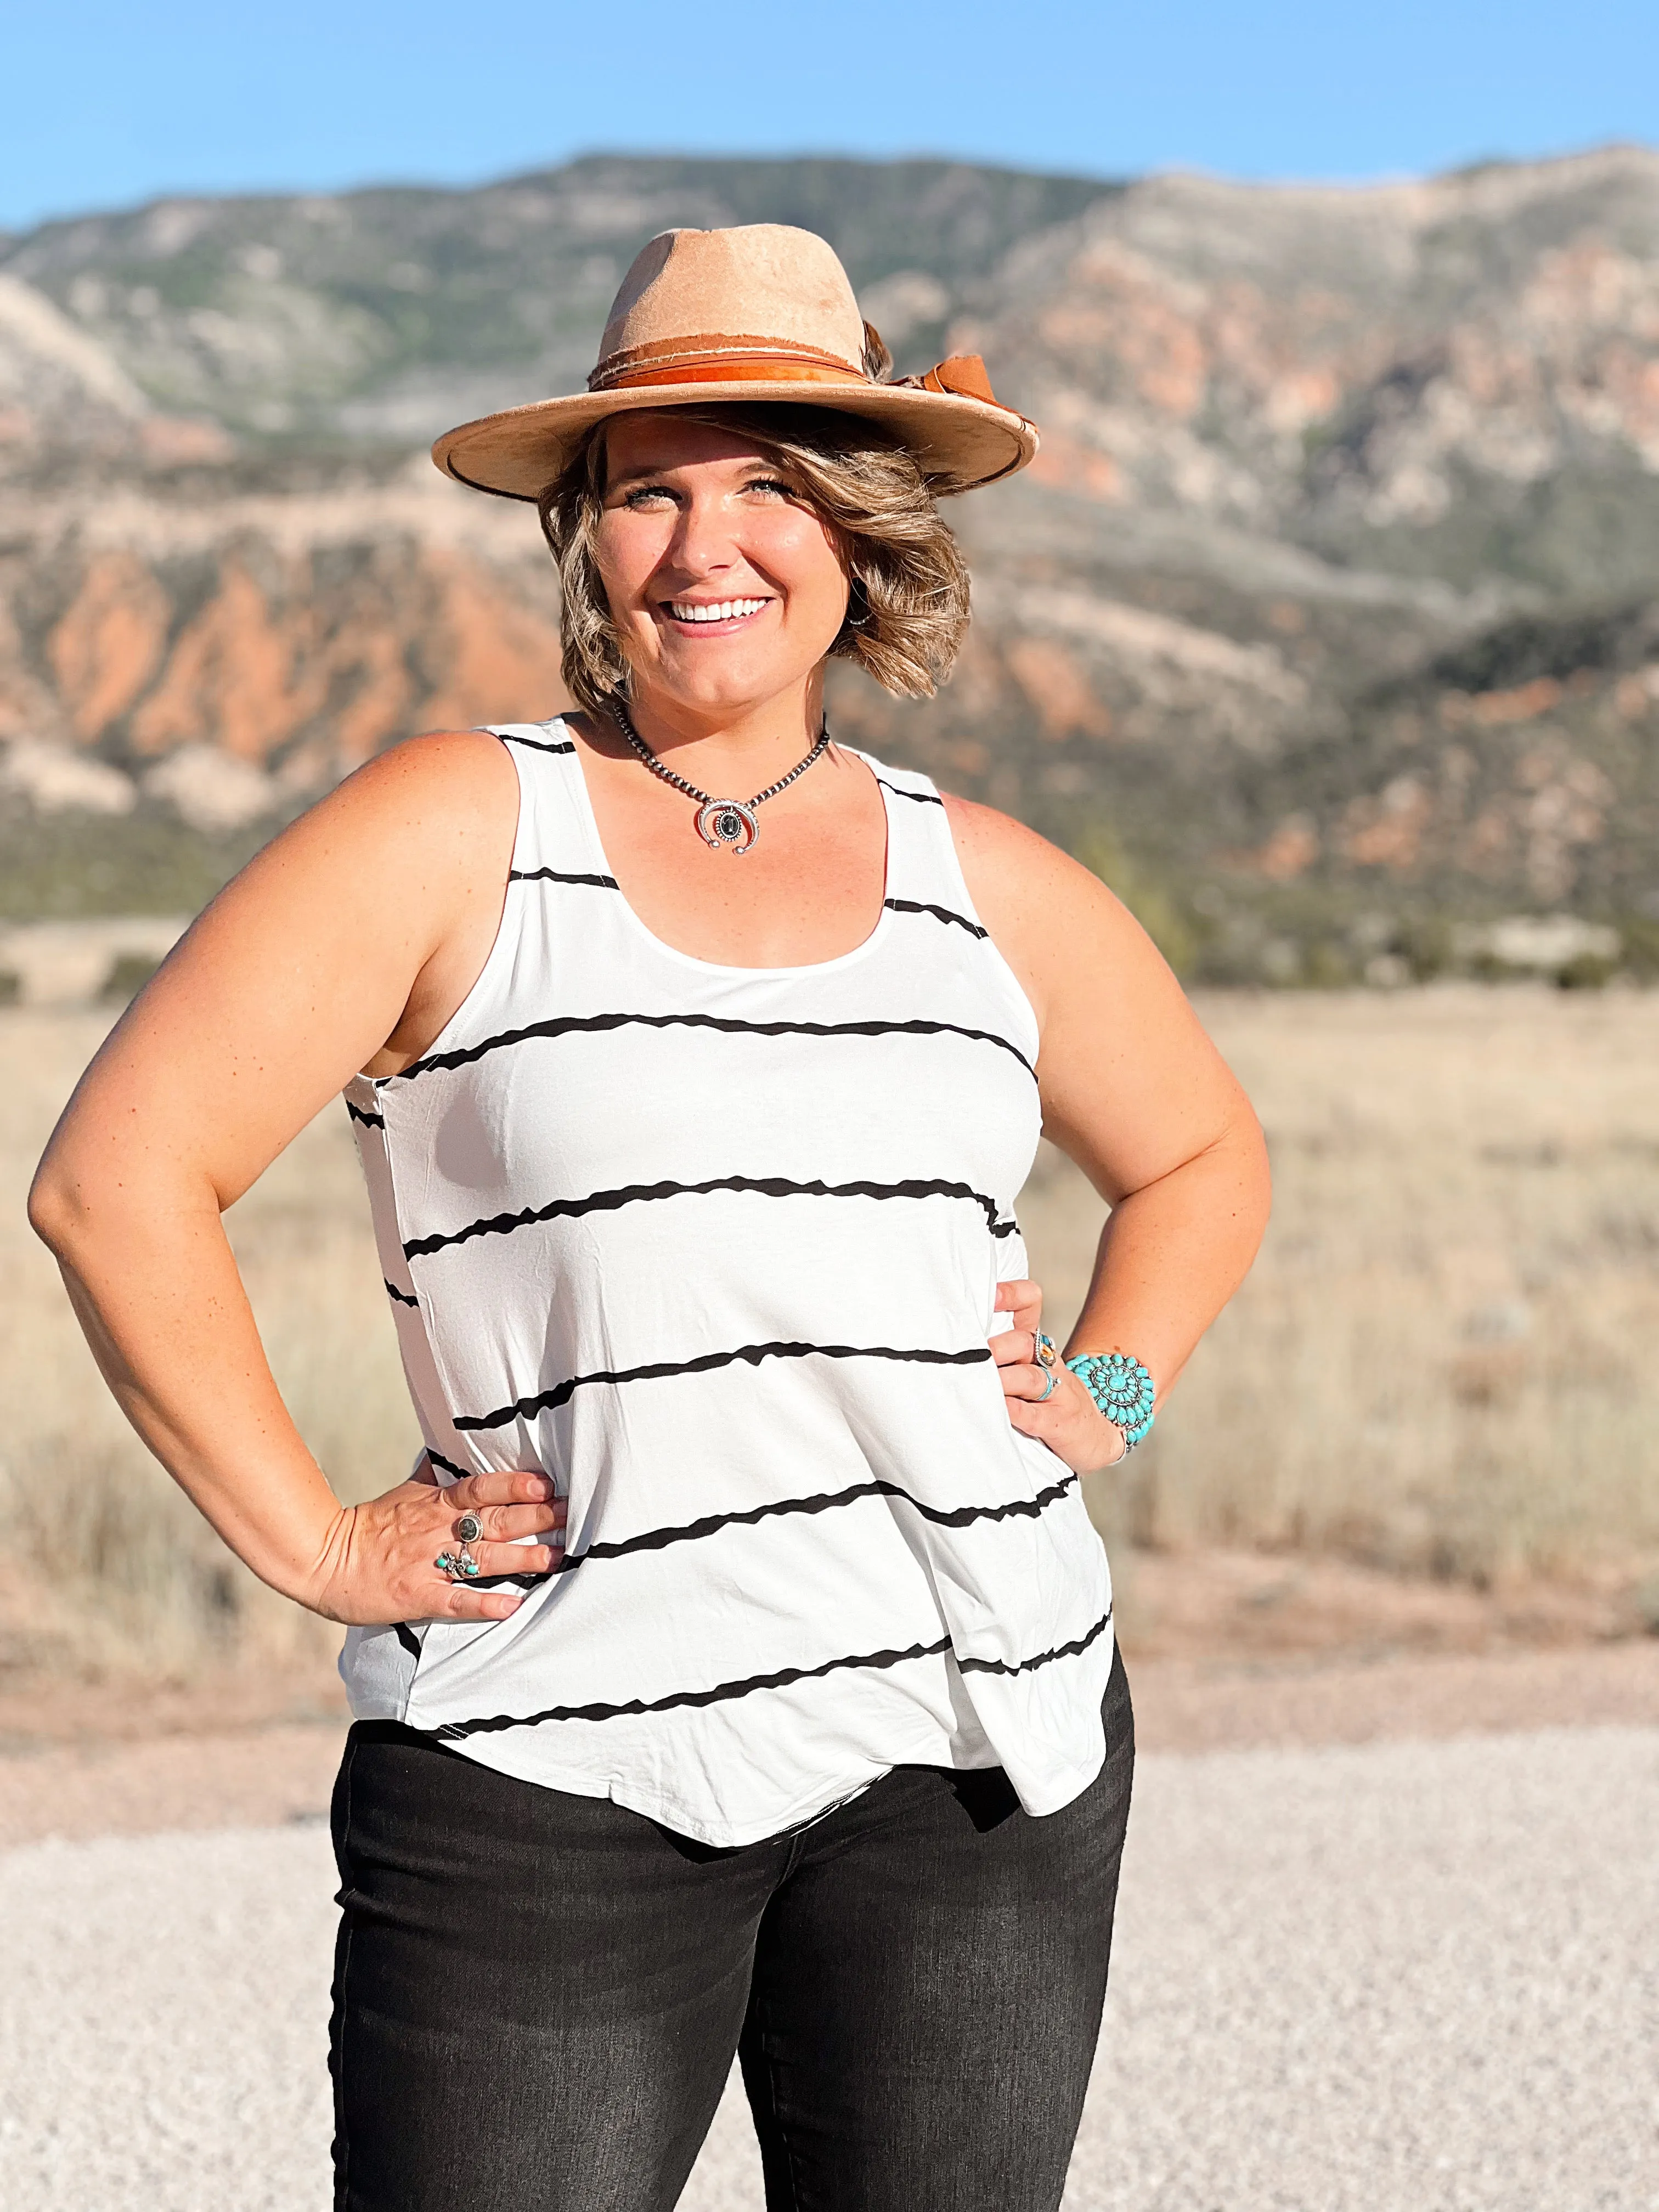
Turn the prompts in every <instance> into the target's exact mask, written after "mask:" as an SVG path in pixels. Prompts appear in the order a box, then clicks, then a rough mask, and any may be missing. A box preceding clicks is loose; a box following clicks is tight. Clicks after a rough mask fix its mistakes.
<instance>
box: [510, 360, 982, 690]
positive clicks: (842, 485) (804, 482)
mask: <svg viewBox="0 0 1659 2212" xmlns="http://www.w3.org/2000/svg"><path fill="white" fill-rule="evenodd" d="M674 411H675V413H676V415H677V416H679V417H680V418H681V419H682V420H684V421H685V422H699V423H704V424H707V425H708V426H709V427H711V428H714V429H720V430H727V431H732V432H736V433H737V434H738V435H741V436H743V437H745V438H749V439H751V440H752V441H754V443H755V445H756V446H757V447H758V449H759V450H760V451H761V452H762V453H764V454H765V455H766V456H767V458H768V459H769V460H770V461H772V462H773V463H774V464H775V465H777V466H778V467H779V468H781V470H782V471H784V472H785V473H787V475H788V476H789V477H791V478H792V480H793V482H794V483H797V484H799V487H800V489H801V492H802V495H803V496H804V498H805V501H806V503H807V504H808V505H809V506H810V507H811V508H812V509H813V511H814V512H815V513H817V515H818V516H819V517H820V518H821V519H822V520H823V521H824V522H825V523H827V524H828V525H829V528H830V529H831V531H832V532H834V533H835V534H836V538H838V539H839V540H840V543H841V545H842V550H843V552H844V555H845V557H846V562H847V567H848V575H849V577H850V579H851V590H850V592H849V593H848V603H847V619H846V621H845V622H844V623H842V627H841V630H840V634H839V635H837V637H836V641H835V643H834V644H833V645H832V646H831V647H830V648H829V651H830V653H831V654H832V655H834V656H835V657H836V658H837V659H842V660H853V661H856V662H857V663H858V665H859V666H860V668H864V669H866V670H867V671H869V673H870V674H871V675H872V676H873V677H874V678H875V679H876V681H877V683H878V684H880V685H881V687H882V689H883V690H885V691H890V692H891V693H892V694H893V695H894V696H895V697H896V698H900V699H921V698H931V697H932V696H933V693H934V691H936V690H938V688H939V685H940V684H942V683H943V682H944V681H945V678H946V677H947V676H949V674H950V672H951V668H952V666H953V665H954V664H955V661H956V657H957V653H958V652H959V650H960V649H961V646H962V641H963V635H965V633H966V631H967V628H968V622H969V581H968V569H967V566H966V564H965V563H964V562H963V557H962V554H961V552H960V550H959V549H958V547H957V541H956V539H955V538H954V537H953V535H952V534H951V530H950V527H949V526H948V525H947V524H946V523H945V521H944V520H943V519H942V518H941V516H940V514H939V508H938V507H937V506H936V505H935V503H934V492H933V485H932V484H931V483H930V482H929V481H928V478H927V476H926V474H925V473H924V471H923V470H922V468H921V465H920V463H919V462H918V461H917V460H916V459H915V456H914V455H913V454H912V453H909V452H908V451H907V449H906V448H905V447H902V445H900V444H899V443H898V442H897V441H896V439H893V438H890V436H888V435H887V434H886V433H885V432H884V431H882V430H879V429H878V428H876V426H875V425H874V424H873V423H870V422H861V421H860V419H859V417H858V416H855V415H846V414H837V413H836V411H835V410H833V409H830V408H828V407H796V406H789V405H782V404H766V405H758V406H750V407H744V406H714V407H696V408H694V407H681V408H676V410H674ZM605 428H606V425H605V423H604V422H598V423H596V424H595V425H594V427H593V428H592V430H590V431H589V432H588V434H587V436H586V438H585V439H584V440H583V441H582V443H581V445H580V447H578V448H577V450H576V452H575V453H574V454H573V455H572V457H571V459H570V460H569V462H568V464H567V465H566V466H565V468H564V470H563V471H562V473H561V474H560V475H559V476H557V477H555V479H554V481H553V482H552V483H550V484H549V486H548V487H547V489H546V490H545V491H544V493H543V494H542V495H541V497H540V499H539V500H538V501H537V510H538V513H539V514H540V516H541V519H542V530H543V533H544V536H545V537H546V539H547V542H548V544H549V545H550V548H551V549H552V553H553V558H554V560H555V562H556V563H557V565H558V571H559V586H560V590H561V592H562V597H563V605H562V611H561V617H560V623H561V629H562V635H563V638H564V680H565V684H566V685H567V687H568V690H569V691H570V695H571V696H572V697H573V698H574V699H575V700H577V701H578V702H580V704H581V705H582V706H584V707H586V708H590V709H592V710H594V711H597V712H602V711H603V710H604V707H605V701H606V699H607V698H608V697H609V696H611V694H613V693H615V692H618V691H620V692H623V693H626V691H627V689H628V676H629V668H628V660H627V657H626V655H625V654H624V653H623V645H622V639H621V636H620V635H619V633H618V632H617V627H616V625H615V623H613V622H612V621H611V609H610V606H609V605H608V604H607V602H606V599H605V586H604V584H603V583H602V582H601V581H600V578H599V563H598V562H597V561H596V560H595V558H594V554H593V533H594V529H595V526H596V525H597V523H598V521H599V513H600V511H601V509H602V507H603V506H604V504H605V465H606V464H605Z"/></svg>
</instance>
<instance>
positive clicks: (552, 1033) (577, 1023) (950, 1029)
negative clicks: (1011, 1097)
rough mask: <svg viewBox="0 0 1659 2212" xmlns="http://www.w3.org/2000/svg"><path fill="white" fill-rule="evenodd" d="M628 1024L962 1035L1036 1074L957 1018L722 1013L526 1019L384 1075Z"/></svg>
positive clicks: (747, 1031)
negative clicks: (819, 1018) (787, 1018)
mask: <svg viewBox="0 0 1659 2212" xmlns="http://www.w3.org/2000/svg"><path fill="white" fill-rule="evenodd" d="M629 1028H639V1029H648V1030H717V1031H719V1033H720V1035H721V1036H769V1037H775V1036H811V1037H842V1036H866V1037H881V1036H959V1037H966V1038H967V1039H968V1040H969V1042H970V1043H973V1044H991V1045H995V1046H996V1048H997V1049H998V1050H999V1051H1000V1052H1006V1053H1011V1054H1012V1055H1013V1057H1014V1058H1015V1059H1016V1060H1018V1062H1019V1064H1020V1066H1022V1067H1023V1068H1024V1070H1025V1073H1027V1074H1028V1075H1029V1076H1030V1078H1031V1079H1032V1081H1033V1082H1035V1081H1036V1069H1035V1068H1034V1067H1033V1066H1032V1065H1031V1063H1030V1060H1027V1059H1026V1057H1025V1055H1024V1053H1023V1052H1022V1051H1021V1050H1020V1048H1019V1047H1018V1045H1015V1044H1010V1043H1009V1042H1008V1040H1007V1038H1006V1037H1002V1036H997V1034H996V1032H995V1031H994V1030H972V1029H967V1028H964V1027H963V1024H961V1023H959V1022H924V1021H910V1022H743V1021H738V1020H736V1019H734V1018H732V1017H731V1016H729V1015H726V1014H567V1015H562V1016H561V1017H560V1018H557V1019H556V1020H552V1021H545V1022H530V1023H527V1024H526V1026H525V1027H524V1028H523V1029H521V1030H501V1033H500V1034H499V1036H489V1037H485V1038H484V1039H483V1042H481V1043H479V1044H472V1045H465V1046H463V1047H460V1048H458V1049H457V1050H456V1051H454V1052H435V1053H433V1054H429V1055H428V1058H426V1059H425V1060H410V1064H409V1066H407V1067H405V1068H404V1069H402V1070H401V1071H400V1072H399V1073H398V1074H396V1075H390V1076H388V1077H387V1078H386V1081H387V1082H388V1083H409V1082H412V1081H413V1079H415V1077H416V1076H417V1075H428V1074H430V1073H434V1072H435V1071H437V1070H447V1069H452V1068H457V1067H467V1066H471V1063H472V1062H473V1061H474V1060H482V1059H483V1056H484V1054H486V1053H489V1052H499V1051H500V1050H501V1048H503V1047H504V1046H506V1045H513V1044H524V1043H526V1042H529V1041H530V1040H531V1039H532V1038H536V1037H542V1038H550V1037H562V1036H589V1035H594V1034H597V1033H599V1032H600V1031H602V1030H620V1029H629Z"/></svg>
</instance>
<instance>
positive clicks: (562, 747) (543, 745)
mask: <svg viewBox="0 0 1659 2212" xmlns="http://www.w3.org/2000/svg"><path fill="white" fill-rule="evenodd" d="M495 736H496V737H498V738H500V739H501V743H502V744H504V745H528V746H529V747H530V749H531V750H532V752H538V753H574V751H575V750H576V748H575V747H574V745H573V744H571V742H570V740H569V738H521V737H520V736H519V734H518V732H516V731H514V730H497V731H496V732H495Z"/></svg>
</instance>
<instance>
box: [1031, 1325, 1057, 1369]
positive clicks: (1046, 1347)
mask: <svg viewBox="0 0 1659 2212" xmlns="http://www.w3.org/2000/svg"><path fill="white" fill-rule="evenodd" d="M1034 1350H1035V1352H1036V1364H1037V1365H1038V1366H1039V1367H1046V1368H1047V1369H1048V1371H1049V1373H1050V1374H1052V1373H1053V1372H1054V1364H1055V1362H1056V1361H1057V1360H1058V1359H1059V1358H1060V1352H1059V1349H1058V1347H1057V1346H1056V1345H1055V1343H1054V1339H1053V1337H1052V1336H1050V1335H1049V1334H1048V1331H1047V1329H1042V1328H1040V1329H1038V1331H1037V1333H1036V1344H1035V1346H1034Z"/></svg>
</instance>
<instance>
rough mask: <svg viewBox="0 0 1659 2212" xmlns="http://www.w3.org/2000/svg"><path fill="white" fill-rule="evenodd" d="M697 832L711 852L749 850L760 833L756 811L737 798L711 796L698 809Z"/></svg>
mask: <svg viewBox="0 0 1659 2212" xmlns="http://www.w3.org/2000/svg"><path fill="white" fill-rule="evenodd" d="M697 835H698V836H699V837H701V838H702V842H703V843H704V844H705V845H707V846H708V848H709V850H710V852H713V853H721V852H725V853H736V854H738V856H739V857H741V856H742V855H743V854H744V853H747V852H749V851H750V850H752V848H753V847H754V844H755V842H756V840H757V838H758V837H759V836H760V824H759V823H758V822H757V821H756V819H755V810H754V808H753V807H752V806H745V805H744V803H743V801H742V800H741V799H708V800H707V801H706V802H705V803H704V804H703V805H702V806H700V807H699V808H698V809H697Z"/></svg>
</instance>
